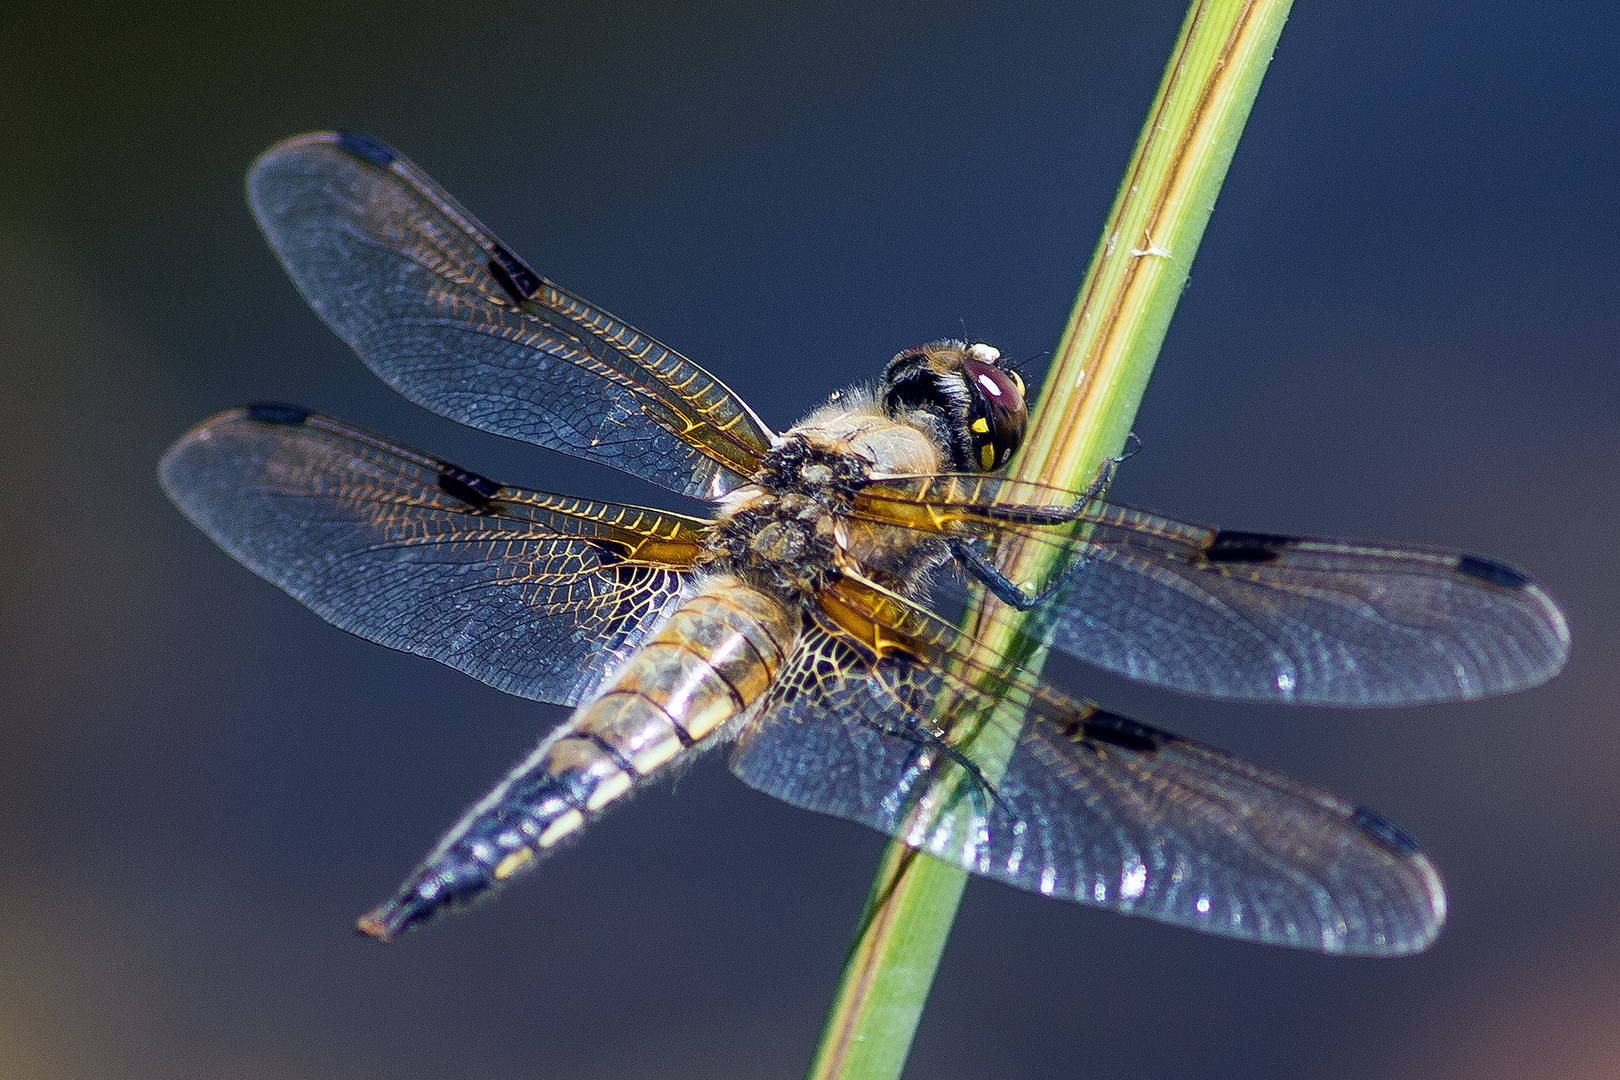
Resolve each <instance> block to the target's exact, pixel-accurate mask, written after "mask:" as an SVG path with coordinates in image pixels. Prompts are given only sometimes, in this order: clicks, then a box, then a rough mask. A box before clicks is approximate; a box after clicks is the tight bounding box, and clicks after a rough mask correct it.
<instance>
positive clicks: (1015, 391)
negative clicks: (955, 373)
mask: <svg viewBox="0 0 1620 1080" xmlns="http://www.w3.org/2000/svg"><path fill="white" fill-rule="evenodd" d="M962 375H963V378H964V379H965V380H966V382H967V387H968V397H969V400H970V402H971V405H970V406H969V408H968V447H969V454H968V456H969V457H970V458H971V459H972V461H973V464H974V465H975V466H977V467H978V468H979V470H980V471H982V472H995V471H996V470H997V469H999V468H1001V467H1003V466H1004V465H1006V464H1007V462H1009V461H1011V460H1012V456H1013V454H1014V453H1015V452H1017V450H1018V447H1019V445H1020V444H1022V443H1023V441H1024V424H1025V422H1026V421H1028V419H1029V409H1028V406H1026V405H1025V404H1024V387H1023V380H1021V379H1019V378H1018V377H1017V375H1016V374H1014V373H1010V372H1006V371H1003V370H1002V369H1001V368H999V367H996V366H995V365H994V364H987V363H983V362H982V361H980V360H977V359H975V358H973V357H971V356H970V357H965V358H964V359H963V361H962Z"/></svg>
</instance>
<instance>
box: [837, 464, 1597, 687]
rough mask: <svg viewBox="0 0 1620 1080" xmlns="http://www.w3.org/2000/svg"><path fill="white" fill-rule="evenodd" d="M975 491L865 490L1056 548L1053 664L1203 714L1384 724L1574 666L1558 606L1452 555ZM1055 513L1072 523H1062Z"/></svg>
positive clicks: (910, 486)
mask: <svg viewBox="0 0 1620 1080" xmlns="http://www.w3.org/2000/svg"><path fill="white" fill-rule="evenodd" d="M1080 503H1081V497H1080V496H1078V495H1076V494H1074V493H1070V492H1065V491H1062V490H1060V489H1055V488H1043V487H1042V486H1041V485H1037V484H1028V483H1022V482H1015V481H1008V480H997V479H994V478H983V477H955V476H939V477H917V478H906V479H899V480H887V481H881V482H878V483H874V484H872V485H870V486H868V487H867V488H866V489H865V490H863V491H862V493H861V495H860V503H859V506H860V508H861V509H862V510H863V511H864V512H865V513H867V514H870V515H872V516H874V517H877V518H879V519H882V520H890V521H897V522H899V523H901V524H904V525H907V526H910V527H913V528H925V529H933V530H936V531H941V532H949V531H953V530H955V531H962V532H966V533H968V534H969V535H972V534H975V533H977V534H980V535H990V536H994V537H998V538H1000V540H1001V541H1002V542H1005V540H1006V539H1007V538H1010V537H1018V538H1019V539H1021V540H1022V541H1023V542H1025V543H1030V544H1036V545H1045V546H1058V547H1060V548H1062V549H1063V551H1062V552H1061V559H1062V562H1063V564H1065V565H1066V564H1068V563H1069V562H1070V560H1080V562H1081V565H1080V567H1079V568H1078V569H1077V570H1076V571H1075V573H1074V574H1073V576H1072V577H1071V578H1070V579H1069V580H1068V581H1067V583H1066V584H1065V586H1064V587H1063V588H1062V589H1061V591H1059V592H1058V593H1057V595H1056V596H1055V597H1054V598H1053V600H1052V601H1051V603H1050V604H1048V605H1047V607H1046V608H1045V609H1044V612H1043V613H1042V615H1041V616H1040V617H1038V618H1037V619H1036V620H1034V625H1036V626H1037V627H1039V631H1038V632H1040V633H1044V635H1045V636H1046V638H1047V639H1048V640H1049V641H1050V642H1051V643H1052V644H1053V645H1054V646H1055V647H1057V648H1058V649H1061V650H1062V651H1064V652H1066V653H1069V654H1070V655H1072V656H1076V657H1079V658H1080V659H1082V660H1087V661H1089V662H1091V663H1093V664H1096V665H1098V666H1099V667H1102V668H1105V669H1107V670H1109V671H1113V672H1115V673H1117V674H1120V675H1124V676H1126V677H1128V678H1132V679H1139V680H1141V681H1143V682H1149V683H1154V684H1156V685H1159V686H1165V687H1169V688H1171V689H1175V690H1182V691H1186V692H1188V693H1193V694H1202V695H1206V696H1210V697H1221V698H1233V699H1240V700H1249V701H1286V702H1300V703H1305V704H1314V705H1342V706H1392V705H1413V704H1419V703H1423V702H1434V701H1453V700H1462V699H1468V698H1478V697H1484V696H1486V695H1490V694H1500V693H1506V692H1509V691H1513V690H1522V689H1525V688H1526V687H1531V686H1536V685H1539V684H1540V683H1543V682H1545V681H1546V680H1548V679H1550V678H1552V676H1553V675H1555V674H1557V673H1558V671H1559V670H1560V669H1561V668H1562V667H1563V665H1564V661H1565V659H1566V658H1567V657H1568V655H1569V629H1568V627H1567V625H1566V624H1565V622H1564V617H1563V614H1562V612H1560V611H1559V609H1558V607H1557V605H1556V604H1554V603H1553V601H1552V599H1551V598H1550V597H1548V596H1547V594H1546V593H1545V592H1543V591H1542V590H1541V589H1540V588H1539V587H1538V586H1537V585H1535V584H1534V583H1533V582H1531V581H1530V579H1529V578H1527V577H1525V576H1524V575H1523V574H1521V573H1520V572H1519V571H1517V570H1515V569H1513V568H1512V567H1510V566H1507V565H1505V564H1503V563H1499V562H1495V561H1493V560H1490V559H1483V558H1480V557H1478V556H1473V555H1465V554H1461V553H1459V552H1454V551H1445V550H1440V549H1426V548H1400V547H1392V546H1388V545H1370V544H1357V543H1351V542H1348V541H1341V540H1311V539H1302V538H1297V537H1287V536H1274V535H1269V534H1262V533H1241V532H1233V531H1230V530H1218V529H1209V528H1204V527H1201V526H1197V525H1187V524H1183V523H1181V522H1178V521H1172V520H1170V519H1168V518H1163V517H1159V516H1157V515H1154V514H1149V513H1147V512H1145V511H1141V510H1134V509H1131V508H1129V507H1125V506H1119V505H1116V504H1111V503H1108V502H1105V501H1103V500H1101V499H1093V500H1090V501H1089V502H1085V503H1084V505H1080ZM1060 512H1067V513H1069V514H1070V516H1071V517H1072V518H1073V521H1072V522H1070V523H1062V524H1060V523H1058V520H1057V519H1058V518H1059V517H1060V516H1061V514H1060Z"/></svg>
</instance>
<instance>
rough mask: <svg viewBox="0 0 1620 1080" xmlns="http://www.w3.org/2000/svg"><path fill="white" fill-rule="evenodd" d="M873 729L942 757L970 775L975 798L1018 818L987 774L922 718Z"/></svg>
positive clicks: (908, 710)
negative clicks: (985, 800) (987, 799)
mask: <svg viewBox="0 0 1620 1080" xmlns="http://www.w3.org/2000/svg"><path fill="white" fill-rule="evenodd" d="M906 712H907V714H908V715H910V714H911V710H910V709H907V710H906ZM868 723H870V721H868ZM872 726H873V727H875V728H877V730H878V731H879V732H881V733H882V734H884V735H893V736H894V737H895V738H898V739H904V740H905V741H906V742H909V743H911V744H913V745H914V746H916V747H917V752H918V753H919V754H922V753H924V752H926V751H929V750H932V751H934V752H936V753H939V754H941V755H943V756H944V757H945V758H947V759H948V760H950V761H951V762H953V763H954V764H956V765H957V766H958V767H959V768H961V770H962V771H963V772H965V773H967V775H968V779H969V780H971V781H972V782H973V788H974V792H975V795H974V797H975V798H983V796H984V795H985V794H988V795H989V796H990V801H991V802H993V803H995V804H996V805H997V806H999V807H1001V809H1002V810H1003V811H1005V812H1006V813H1007V815H1008V816H1009V817H1016V816H1017V815H1015V814H1014V813H1013V810H1012V807H1010V806H1008V805H1007V803H1006V802H1005V801H1004V800H1003V799H1002V797H1001V795H1000V793H999V792H997V791H996V788H995V785H994V784H992V783H990V781H989V780H988V779H986V778H985V775H984V770H983V769H981V768H979V766H978V764H977V763H975V762H974V761H973V759H972V758H970V757H968V756H967V755H966V754H964V753H962V751H960V750H958V749H956V747H954V746H952V745H951V744H950V743H948V742H946V741H945V740H944V738H943V737H942V736H940V735H939V734H938V733H936V732H934V731H933V730H931V729H930V728H928V727H927V725H926V724H924V723H923V722H922V721H921V719H920V718H918V719H917V720H915V721H913V722H912V723H909V724H893V725H887V724H886V725H882V726H879V725H876V724H873V725H872ZM907 768H908V769H909V768H910V766H907ZM986 809H988V808H986Z"/></svg>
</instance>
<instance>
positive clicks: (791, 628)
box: [359, 575, 799, 940]
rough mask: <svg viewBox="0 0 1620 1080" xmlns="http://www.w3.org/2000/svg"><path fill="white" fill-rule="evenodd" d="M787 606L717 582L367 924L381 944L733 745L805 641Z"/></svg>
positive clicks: (363, 924)
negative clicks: (638, 792) (656, 781)
mask: <svg viewBox="0 0 1620 1080" xmlns="http://www.w3.org/2000/svg"><path fill="white" fill-rule="evenodd" d="M798 620H799V615H798V613H797V611H795V610H790V609H789V607H788V606H786V605H784V604H783V603H782V602H781V601H780V600H777V599H775V598H773V597H771V596H769V595H768V594H766V593H764V592H761V591H759V590H758V589H754V588H751V587H749V586H747V585H744V584H743V583H742V582H741V581H739V580H738V579H736V578H734V577H731V576H729V575H724V576H719V577H716V578H714V579H711V581H710V582H709V583H708V584H707V586H706V587H705V588H703V589H701V590H700V591H699V592H698V593H697V594H696V595H694V596H693V597H692V598H691V599H690V600H688V601H686V602H685V603H684V604H682V605H681V606H680V607H679V608H678V609H676V611H675V613H674V614H672V615H671V616H670V617H669V619H668V620H667V621H666V622H665V623H664V625H663V626H662V627H661V628H660V629H659V630H658V631H657V632H656V633H655V634H653V635H652V637H651V638H650V639H649V640H647V641H646V642H645V643H644V644H643V645H642V647H641V648H640V649H638V650H637V651H636V652H635V653H634V654H633V655H632V656H631V657H630V658H629V659H628V660H626V661H625V663H624V664H623V665H622V666H621V667H620V668H619V669H618V670H617V671H616V672H614V673H613V674H612V675H610V676H609V677H608V678H607V679H606V680H605V681H604V683H603V686H602V690H601V692H600V693H599V694H598V695H597V696H596V697H595V698H594V699H592V700H591V701H589V702H586V703H584V704H582V705H581V706H580V707H579V708H578V709H576V710H575V712H574V715H573V716H572V717H570V718H569V719H568V720H567V721H566V722H565V723H563V724H562V725H561V726H560V727H558V728H557V730H556V731H554V732H552V733H551V735H549V736H548V737H547V738H546V739H545V740H544V741H542V742H541V743H540V745H539V746H538V747H536V748H535V750H534V752H533V753H531V754H530V755H529V756H528V757H527V758H526V759H524V760H523V761H522V762H521V763H520V764H519V765H518V766H517V767H516V768H514V769H513V770H512V772H511V773H509V774H508V775H507V777H506V779H505V780H503V781H502V782H501V784H500V785H499V786H498V787H496V788H495V790H494V791H492V792H490V793H489V794H488V795H487V796H485V797H484V799H483V800H482V801H480V802H479V803H478V804H477V805H476V806H474V807H473V808H472V809H471V810H470V811H468V812H467V814H466V816H464V817H463V818H462V820H461V821H460V822H459V823H457V825H456V826H455V828H453V829H451V830H450V832H449V833H448V834H447V835H446V836H445V838H444V839H443V840H442V841H440V843H439V846H438V848H437V849H435V850H434V852H433V854H431V855H429V856H428V858H427V860H426V861H425V862H424V863H423V864H422V865H421V866H420V867H418V868H417V870H416V871H415V872H414V873H413V874H412V875H411V876H410V877H409V878H407V879H406V881H405V883H404V884H403V885H402V886H401V887H400V890H399V892H398V893H396V894H395V896H394V898H393V899H391V900H389V901H387V902H386V903H384V904H381V905H380V906H378V907H377V908H375V909H374V910H372V911H370V912H368V913H367V914H366V915H364V916H363V917H361V919H360V921H359V928H360V930H361V931H362V932H363V933H366V934H368V935H370V936H372V937H376V938H381V939H383V940H388V939H391V938H393V937H395V936H397V935H398V934H400V933H401V932H402V931H404V930H406V929H408V928H410V927H412V926H414V925H416V924H417V923H420V922H423V921H424V920H426V919H428V918H431V917H432V916H433V915H435V914H437V913H438V912H439V911H441V910H444V909H446V908H448V907H455V906H460V905H462V904H465V903H468V902H470V901H472V900H474V899H477V898H479V897H481V896H482V895H483V894H485V893H487V892H488V891H489V890H490V889H491V888H492V887H494V886H496V885H498V884H500V883H501V882H503V881H505V880H506V879H507V878H510V877H512V876H513V875H514V874H516V873H517V872H518V871H520V870H523V869H525V868H527V867H528V866H530V865H532V864H533V863H535V862H536V861H537V860H538V859H539V858H541V857H543V856H545V855H547V854H549V853H550V852H551V851H552V850H554V849H555V848H556V847H557V846H558V845H559V844H560V843H561V842H562V841H563V840H564V839H568V838H571V837H573V836H575V835H577V834H578V833H579V832H580V830H581V829H582V828H583V827H584V826H585V825H587V824H589V823H590V822H591V821H593V820H594V819H595V818H596V817H597V816H599V815H600V814H602V813H603V812H605V811H606V810H607V809H608V807H609V806H611V805H612V804H613V803H615V802H617V801H619V800H620V799H622V797H623V796H624V795H625V794H626V793H628V792H629V791H631V790H632V789H633V788H635V787H636V786H637V785H638V784H640V783H641V782H643V781H645V780H648V779H650V778H652V777H654V776H657V775H659V774H661V773H662V772H663V771H664V770H667V769H670V768H672V767H678V766H679V765H680V764H682V763H684V762H686V761H688V760H691V759H692V758H694V757H695V756H696V755H697V754H699V753H701V752H702V751H703V750H705V749H707V748H709V747H710V746H713V745H716V744H717V743H719V742H721V741H724V739H726V738H728V737H729V736H730V735H731V734H732V733H733V732H734V731H735V729H736V724H735V723H734V722H735V721H737V720H739V719H740V718H741V717H742V716H743V715H744V714H745V713H746V712H747V711H748V709H749V708H750V707H751V706H752V705H753V703H754V702H755V701H756V700H758V699H759V697H760V695H761V694H763V693H764V692H765V689H766V687H768V686H769V685H770V683H771V680H772V679H773V678H775V676H776V671H777V669H778V668H779V667H780V666H781V664H782V660H783V658H784V657H785V656H786V655H787V654H788V652H789V651H790V650H791V649H792V647H793V644H794V641H795V640H796V638H797V636H798V627H799V622H798Z"/></svg>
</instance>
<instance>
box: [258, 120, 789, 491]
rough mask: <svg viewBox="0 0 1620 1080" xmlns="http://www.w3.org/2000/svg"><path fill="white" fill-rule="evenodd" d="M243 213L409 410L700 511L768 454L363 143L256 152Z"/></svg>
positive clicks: (720, 397)
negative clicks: (586, 466) (688, 499)
mask: <svg viewBox="0 0 1620 1080" xmlns="http://www.w3.org/2000/svg"><path fill="white" fill-rule="evenodd" d="M248 197H249V201H250V202H251V203H252V205H253V212H254V214H255V215H256V216H257V217H258V220H259V225H260V227H261V228H263V229H264V232H265V235H266V237H268V238H269V241H270V245H271V247H273V248H274V249H275V251H276V254H277V255H279V256H280V257H281V261H282V262H283V263H284V264H285V265H286V267H287V271H288V273H290V274H291V275H292V278H293V281H294V282H296V283H297V285H298V288H299V289H300V291H302V292H303V294H304V296H305V298H306V299H308V301H309V303H310V305H311V306H312V307H313V308H314V309H315V310H316V311H317V312H319V313H320V316H321V318H323V319H325V320H326V322H327V324H328V325H330V326H331V327H332V329H333V330H335V331H337V333H338V335H339V336H340V337H342V338H343V340H344V341H346V342H348V343H349V345H350V346H352V347H353V348H354V350H355V351H356V352H357V353H359V354H360V357H361V359H363V360H364V361H365V362H366V363H367V364H368V365H369V366H370V367H371V369H372V370H373V371H375V372H376V373H377V374H378V375H379V376H381V377H382V378H383V379H384V380H385V381H387V382H388V384H389V385H390V386H392V387H394V388H395V389H396V390H398V391H399V392H400V393H402V394H404V395H405V396H406V397H408V398H410V399H411V400H412V401H414V402H416V403H417V404H419V405H423V406H425V407H427V408H429V409H432V410H433V411H434V412H437V413H439V414H440V415H443V416H447V417H449V418H451V419H453V420H458V421H460V422H462V423H464V424H470V425H472V426H473V427H477V428H483V429H484V430H486V431H493V432H496V433H497V434H500V435H508V436H511V437H513V438H517V439H523V440H525V441H527V442H532V443H537V444H539V445H541V446H545V447H549V448H551V449H553V450H561V451H563V452H565V453H569V454H573V455H576V456H578V457H583V458H586V459H588V460H591V461H597V462H600V463H602V464H604V465H612V466H614V467H615V468H619V469H622V470H624V471H626V472H630V473H633V474H635V475H637V476H641V477H643V478H644V479H647V480H650V481H652V482H654V483H657V484H662V485H663V486H665V487H668V488H671V489H673V490H675V491H679V492H681V493H683V494H686V495H692V496H695V497H698V498H710V499H712V498H717V497H718V496H720V495H722V494H724V493H725V492H726V491H729V490H730V489H731V488H733V487H735V486H737V485H738V484H739V483H741V482H742V479H743V478H744V477H746V476H747V475H749V474H750V473H752V472H753V471H754V469H755V467H756V466H757V463H758V457H759V455H760V454H762V453H763V452H764V451H765V450H766V449H768V448H769V446H770V433H769V430H768V429H767V428H766V427H765V425H764V424H762V423H761V422H760V421H759V419H758V417H756V416H754V414H753V412H752V411H751V410H749V408H748V407H747V406H746V405H745V404H743V402H742V401H741V400H740V399H739V398H738V397H737V396H736V395H735V394H733V393H732V392H731V391H730V390H729V389H727V388H726V387H725V385H724V384H723V383H721V382H720V381H719V380H718V379H716V378H715V377H714V376H712V375H710V374H709V373H708V372H706V371H704V370H703V369H702V368H700V367H698V366H697V365H696V364H694V363H692V362H691V361H690V360H688V359H686V358H685V357H684V356H681V355H680V354H679V353H677V352H675V351H674V350H672V349H670V348H668V347H667V346H664V345H662V344H660V343H659V342H657V341H654V340H653V339H652V338H650V337H648V336H647V335H645V334H643V333H641V332H640V331H638V330H636V329H634V328H633V327H630V326H627V325H625V324H624V323H623V322H621V321H619V320H618V319H615V318H614V317H613V316H611V315H609V314H608V313H607V312H604V311H601V310H600V309H598V308H595V307H593V306H591V305H590V304H588V303H586V302H585V301H584V300H581V299H580V298H579V297H577V296H573V295H572V294H570V293H568V292H566V291H564V290H563V289H561V288H558V287H557V286H556V285H554V284H552V283H551V282H549V281H547V280H545V279H544V278H542V277H540V276H539V275H538V274H536V273H535V272H534V271H533V270H530V269H529V268H528V267H527V266H526V265H524V263H523V262H522V261H521V260H519V259H518V258H517V256H516V255H514V254H512V252H511V251H510V250H509V249H508V248H506V247H505V246H504V245H502V244H501V243H500V241H498V240H496V239H495V237H493V236H492V235H490V234H489V232H488V231H487V230H486V229H485V228H484V227H483V226H482V225H480V224H479V223H478V222H477V221H476V220H475V219H474V218H473V217H472V216H471V215H470V214H468V213H467V212H466V211H465V210H463V209H462V208H461V207H460V206H459V205H458V204H457V203H456V202H455V200H454V199H452V198H451V197H450V196H449V195H448V194H447V193H445V192H444V191H443V190H442V189H441V188H440V187H439V186H438V185H437V184H435V183H434V182H433V181H432V180H431V179H430V178H429V177H428V176H427V175H426V174H425V173H423V172H422V171H421V170H420V169H418V168H417V167H416V166H415V165H413V164H411V163H410V162H409V161H407V160H406V159H405V158H403V157H401V156H399V155H398V154H397V153H395V152H394V151H393V150H392V149H390V148H389V147H387V146H385V145H383V144H382V143H380V142H377V141H376V140H374V139H370V138H368V137H366V136H361V135H350V134H336V133H323V134H315V135H304V136H300V137H298V138H294V139H289V140H287V141H286V142H283V143H280V144H278V145H276V146H274V147H271V148H270V149H269V150H268V151H266V152H265V154H264V155H263V156H262V157H261V158H259V160H258V161H257V162H256V163H255V164H254V166H253V169H252V171H251V172H250V173H249V174H248Z"/></svg>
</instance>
